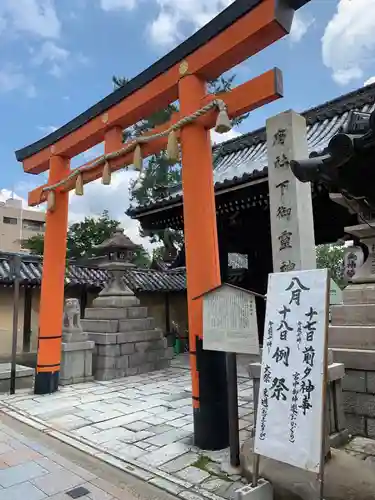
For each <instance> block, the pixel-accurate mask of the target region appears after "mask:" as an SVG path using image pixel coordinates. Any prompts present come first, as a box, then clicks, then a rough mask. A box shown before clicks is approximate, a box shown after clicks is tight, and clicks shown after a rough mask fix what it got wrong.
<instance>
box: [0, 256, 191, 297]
mask: <svg viewBox="0 0 375 500" xmlns="http://www.w3.org/2000/svg"><path fill="white" fill-rule="evenodd" d="M21 258H22V262H21V283H22V284H23V285H35V286H37V285H40V283H41V278H42V260H41V259H40V258H39V257H36V256H30V255H22V257H21ZM10 259H11V254H3V255H0V283H3V284H11V283H12V277H11V272H10ZM107 279H108V274H107V272H106V271H104V270H102V269H98V268H93V267H84V266H76V265H73V264H70V265H68V267H67V270H66V274H65V283H66V285H88V286H93V287H98V288H102V287H103V286H104V284H105V282H106V281H107ZM124 280H125V282H126V284H127V286H128V287H129V288H130V289H131V290H133V292H135V293H137V292H179V291H183V290H186V272H185V268H181V269H173V270H169V271H157V270H154V269H129V270H127V271H126V272H125V273H124Z"/></svg>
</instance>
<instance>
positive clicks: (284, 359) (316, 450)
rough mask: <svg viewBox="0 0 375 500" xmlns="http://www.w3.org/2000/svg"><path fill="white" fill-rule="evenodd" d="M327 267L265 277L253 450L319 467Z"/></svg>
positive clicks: (310, 467)
mask: <svg viewBox="0 0 375 500" xmlns="http://www.w3.org/2000/svg"><path fill="white" fill-rule="evenodd" d="M328 293H329V281H328V271H327V270H326V269H318V270H311V271H296V272H288V273H276V274H271V275H270V276H269V281H268V291H267V307H266V320H265V327H264V328H265V330H264V341H263V345H264V347H263V356H262V372H261V380H260V390H259V403H258V412H257V423H256V435H255V453H258V454H259V455H264V456H266V457H269V458H272V459H274V460H278V461H280V462H284V463H287V464H290V465H293V466H295V467H299V468H301V469H305V470H308V471H311V472H319V470H320V461H321V450H322V431H323V429H322V412H323V396H324V394H323V385H324V376H325V365H324V363H325V353H326V350H327V308H328Z"/></svg>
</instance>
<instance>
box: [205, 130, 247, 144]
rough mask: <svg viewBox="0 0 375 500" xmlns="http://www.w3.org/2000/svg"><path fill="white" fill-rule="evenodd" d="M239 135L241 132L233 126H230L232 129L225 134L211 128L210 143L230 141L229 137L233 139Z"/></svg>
mask: <svg viewBox="0 0 375 500" xmlns="http://www.w3.org/2000/svg"><path fill="white" fill-rule="evenodd" d="M240 135H241V132H239V131H238V130H236V129H234V128H232V130H230V131H229V132H227V133H226V134H218V133H217V132H215V130H211V143H212V144H221V143H222V142H225V141H230V139H234V138H235V137H239V136H240Z"/></svg>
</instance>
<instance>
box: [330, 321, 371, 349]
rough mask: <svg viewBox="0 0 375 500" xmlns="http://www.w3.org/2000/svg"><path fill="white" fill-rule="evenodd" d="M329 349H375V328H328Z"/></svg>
mask: <svg viewBox="0 0 375 500" xmlns="http://www.w3.org/2000/svg"><path fill="white" fill-rule="evenodd" d="M328 346H329V347H330V348H335V347H340V348H349V349H350V348H352V349H375V326H342V325H341V326H330V327H329V330H328Z"/></svg>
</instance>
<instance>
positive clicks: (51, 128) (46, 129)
mask: <svg viewBox="0 0 375 500" xmlns="http://www.w3.org/2000/svg"><path fill="white" fill-rule="evenodd" d="M57 129H58V127H55V126H54V125H39V127H38V130H40V131H41V132H42V134H44V135H49V134H52V132H54V131H55V130H57Z"/></svg>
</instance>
